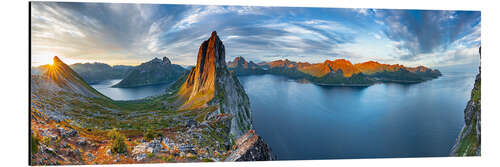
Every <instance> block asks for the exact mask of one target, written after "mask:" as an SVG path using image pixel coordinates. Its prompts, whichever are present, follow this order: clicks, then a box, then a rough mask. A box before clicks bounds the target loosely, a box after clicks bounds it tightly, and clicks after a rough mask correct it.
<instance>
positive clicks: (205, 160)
mask: <svg viewBox="0 0 500 167" xmlns="http://www.w3.org/2000/svg"><path fill="white" fill-rule="evenodd" d="M201 161H202V162H215V161H214V160H212V159H210V158H203V159H202V160H201Z"/></svg>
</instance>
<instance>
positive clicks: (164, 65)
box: [113, 57, 185, 87]
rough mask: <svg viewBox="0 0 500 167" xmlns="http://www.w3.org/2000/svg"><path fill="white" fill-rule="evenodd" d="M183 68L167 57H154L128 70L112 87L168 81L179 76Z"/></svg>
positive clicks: (183, 70)
mask: <svg viewBox="0 0 500 167" xmlns="http://www.w3.org/2000/svg"><path fill="white" fill-rule="evenodd" d="M184 72H185V69H184V68H182V67H181V66H180V65H176V64H172V63H171V62H170V60H169V59H168V58H167V57H163V59H158V58H154V59H153V60H151V61H148V62H146V63H142V64H141V65H139V66H137V67H135V68H133V69H132V70H130V71H129V72H128V74H127V75H126V76H125V78H124V79H123V80H122V81H120V82H119V83H118V84H116V85H114V86H113V87H137V86H146V85H154V84H162V83H170V82H173V81H175V80H176V79H177V78H179V77H180V76H181V75H182V74H183V73H184Z"/></svg>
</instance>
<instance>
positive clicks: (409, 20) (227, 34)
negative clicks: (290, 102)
mask: <svg viewBox="0 0 500 167" xmlns="http://www.w3.org/2000/svg"><path fill="white" fill-rule="evenodd" d="M31 9H32V15H31V23H32V24H31V32H32V39H31V41H32V54H33V55H32V58H33V63H34V64H35V65H39V64H43V63H48V62H47V61H50V58H51V57H52V56H55V55H57V56H60V57H62V58H63V59H66V60H72V61H74V62H78V61H99V62H105V63H109V64H139V63H141V62H143V61H147V60H149V59H152V58H153V57H162V56H168V57H170V58H171V60H173V62H174V63H178V64H194V63H195V61H196V52H197V50H198V47H199V45H200V43H201V42H202V41H203V40H206V39H207V38H208V36H209V35H210V32H211V31H213V30H217V32H218V34H219V36H220V37H221V39H222V40H223V41H224V44H225V45H226V53H227V55H226V57H227V59H228V60H230V59H232V58H234V57H237V56H244V57H246V58H247V59H249V60H253V61H256V62H259V61H270V60H275V59H277V58H288V59H291V60H296V61H310V62H321V61H324V60H325V59H336V58H347V59H349V60H351V61H353V62H361V61H366V60H378V61H383V62H385V63H399V64H405V65H415V64H417V63H418V65H420V64H422V65H427V66H434V67H438V66H440V65H445V64H446V65H453V64H459V62H463V61H468V62H471V61H475V60H477V59H475V57H474V55H473V54H474V52H473V51H474V50H477V47H479V45H480V44H481V31H480V29H481V23H480V22H481V18H480V12H469V11H432V10H426V11H419V10H386V9H384V10H378V9H335V8H287V7H249V6H200V5H154V4H119V3H116V4H115V3H113V4H108V3H55V2H34V3H32V5H31Z"/></svg>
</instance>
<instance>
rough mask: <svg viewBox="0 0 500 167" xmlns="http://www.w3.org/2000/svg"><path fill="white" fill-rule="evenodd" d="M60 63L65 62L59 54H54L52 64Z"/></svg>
mask: <svg viewBox="0 0 500 167" xmlns="http://www.w3.org/2000/svg"><path fill="white" fill-rule="evenodd" d="M60 63H63V62H62V61H61V59H59V57H57V56H54V58H53V59H52V64H53V65H55V64H60ZM63 64H64V63H63Z"/></svg>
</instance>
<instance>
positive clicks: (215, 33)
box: [210, 30, 218, 39]
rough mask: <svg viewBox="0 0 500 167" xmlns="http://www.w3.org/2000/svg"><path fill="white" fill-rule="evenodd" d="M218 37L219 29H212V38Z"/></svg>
mask: <svg viewBox="0 0 500 167" xmlns="http://www.w3.org/2000/svg"><path fill="white" fill-rule="evenodd" d="M216 37H217V38H218V36H217V31H215V30H214V31H212V34H210V39H212V38H216Z"/></svg>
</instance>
